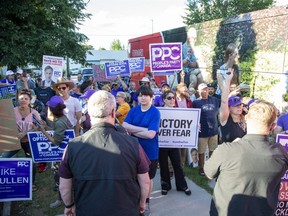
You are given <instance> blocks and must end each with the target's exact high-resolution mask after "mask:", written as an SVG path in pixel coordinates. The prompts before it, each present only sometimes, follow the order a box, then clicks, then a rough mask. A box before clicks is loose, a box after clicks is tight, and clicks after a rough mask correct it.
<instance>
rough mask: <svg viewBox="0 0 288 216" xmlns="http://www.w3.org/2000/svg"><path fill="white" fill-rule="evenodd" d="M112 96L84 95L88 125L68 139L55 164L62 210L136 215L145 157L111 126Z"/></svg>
mask: <svg viewBox="0 0 288 216" xmlns="http://www.w3.org/2000/svg"><path fill="white" fill-rule="evenodd" d="M115 111H116V100H115V97H114V96H113V95H112V94H111V93H109V92H107V91H103V90H100V91H97V92H95V93H94V94H93V95H92V96H91V97H90V98H89V103H88V113H89V115H90V117H91V124H92V127H91V129H90V130H89V131H87V132H86V133H84V134H83V135H82V136H79V137H77V138H75V139H73V140H71V141H70V142H69V144H68V146H67V147H66V149H65V152H64V155H63V159H62V162H61V164H60V167H59V175H60V186H59V189H60V192H61V195H62V199H63V202H64V204H65V210H64V215H94V216H103V215H105V216H106V215H107V216H118V215H121V216H139V213H143V212H144V209H145V200H146V197H147V195H148V192H149V182H150V181H149V176H148V171H149V160H148V158H147V156H146V154H145V153H144V151H143V149H142V147H141V146H140V145H139V144H138V142H137V139H135V138H132V137H131V136H129V135H128V134H127V133H125V132H123V131H122V130H118V129H119V128H117V127H115V125H114V124H115V118H116V115H115Z"/></svg>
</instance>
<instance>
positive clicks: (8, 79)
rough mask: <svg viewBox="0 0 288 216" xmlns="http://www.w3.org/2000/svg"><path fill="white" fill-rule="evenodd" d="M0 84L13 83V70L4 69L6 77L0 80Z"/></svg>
mask: <svg viewBox="0 0 288 216" xmlns="http://www.w3.org/2000/svg"><path fill="white" fill-rule="evenodd" d="M1 84H5V85H15V80H14V72H13V71H12V70H8V71H6V78H5V79H2V80H1Z"/></svg>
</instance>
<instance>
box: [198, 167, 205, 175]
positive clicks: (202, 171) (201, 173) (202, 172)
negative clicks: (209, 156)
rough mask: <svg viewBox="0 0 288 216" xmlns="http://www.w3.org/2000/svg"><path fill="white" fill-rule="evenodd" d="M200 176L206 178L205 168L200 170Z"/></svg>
mask: <svg viewBox="0 0 288 216" xmlns="http://www.w3.org/2000/svg"><path fill="white" fill-rule="evenodd" d="M199 175H201V176H205V173H204V170H203V168H200V169H199Z"/></svg>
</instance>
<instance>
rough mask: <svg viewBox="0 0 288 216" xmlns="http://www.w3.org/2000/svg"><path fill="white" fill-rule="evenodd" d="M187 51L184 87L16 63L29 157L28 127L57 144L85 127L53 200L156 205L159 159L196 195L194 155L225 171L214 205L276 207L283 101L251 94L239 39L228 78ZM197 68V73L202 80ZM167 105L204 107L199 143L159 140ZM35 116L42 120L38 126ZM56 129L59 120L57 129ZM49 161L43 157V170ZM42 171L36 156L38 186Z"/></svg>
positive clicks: (282, 157)
mask: <svg viewBox="0 0 288 216" xmlns="http://www.w3.org/2000/svg"><path fill="white" fill-rule="evenodd" d="M194 33H195V32H193V31H191V32H189V35H190V39H189V40H187V44H186V46H187V47H186V49H188V48H189V47H190V46H192V45H193V43H194V42H195V39H193V37H195V34H194ZM189 44H190V45H189ZM187 53H188V54H189V55H188V56H186V57H185V59H186V60H185V61H183V66H184V70H183V71H182V72H179V73H178V75H177V76H178V81H179V83H178V85H177V86H176V89H172V88H171V87H170V85H169V83H167V82H166V81H165V80H163V81H161V83H160V84H159V85H158V83H157V82H156V80H155V79H154V77H153V74H152V73H151V72H148V73H146V75H145V77H143V78H142V79H141V80H139V82H138V83H135V81H133V80H131V81H130V83H129V84H126V83H125V82H124V81H123V80H122V78H121V77H120V76H117V79H116V80H115V81H113V82H111V83H109V84H106V85H104V86H102V88H101V89H98V85H97V84H95V83H93V80H92V81H91V80H83V78H82V75H81V74H78V76H77V80H76V81H74V82H73V81H71V80H68V79H65V78H60V79H58V80H57V81H56V82H53V81H52V80H51V68H49V67H46V68H45V70H44V73H45V77H46V79H45V81H42V80H41V79H40V78H39V79H37V80H36V82H33V81H32V80H31V79H29V74H27V73H25V72H23V71H22V70H18V71H17V72H16V77H17V80H16V81H15V80H14V77H15V74H14V72H13V71H11V70H8V71H7V72H6V78H5V79H3V80H2V81H1V83H2V84H1V85H11V84H12V85H16V90H17V96H16V97H17V106H16V107H15V108H14V111H15V116H16V123H17V126H18V131H19V133H18V138H19V140H20V142H21V146H22V148H23V150H24V152H25V155H26V156H27V157H31V149H30V147H29V142H28V138H27V132H29V131H41V132H42V133H43V134H44V135H45V136H46V137H47V139H48V140H49V141H50V142H51V143H53V144H54V145H59V143H61V141H62V140H63V137H64V132H65V130H67V129H74V132H75V136H76V138H75V139H73V140H71V141H70V142H69V145H68V146H67V148H66V149H65V152H64V155H63V159H62V162H61V164H60V165H59V164H56V165H57V167H56V168H55V170H56V171H55V185H56V186H57V187H56V189H57V190H58V198H57V200H56V201H55V202H53V203H51V205H50V207H51V208H55V207H58V206H61V205H62V204H64V206H65V215H75V214H77V215H90V214H91V212H95V209H97V212H96V213H95V215H139V214H142V215H145V216H146V215H151V210H150V194H151V190H152V188H153V178H155V175H156V171H157V168H158V167H159V168H160V178H161V193H162V195H164V196H165V195H167V194H168V192H169V190H171V189H172V185H171V173H172V175H175V183H176V190H177V191H180V192H184V194H186V195H187V196H189V195H191V194H192V191H191V190H190V189H189V188H188V186H187V182H186V180H185V173H184V171H183V167H184V166H185V165H187V166H189V167H198V168H197V169H198V170H199V175H201V176H203V178H205V176H206V177H207V178H211V179H212V178H217V183H216V186H215V190H214V195H213V199H212V202H211V207H210V215H271V214H273V211H274V210H275V208H276V204H277V202H276V200H277V194H278V191H279V185H280V178H281V176H282V175H283V174H284V172H285V171H286V170H287V168H288V156H287V153H286V152H285V150H284V149H283V148H282V147H281V146H280V145H278V144H275V143H273V142H271V139H270V140H268V136H269V135H271V134H272V133H281V132H284V133H286V132H287V131H288V124H287V122H288V121H287V116H288V114H283V115H281V116H280V117H279V115H278V112H277V109H276V107H275V106H274V105H273V104H271V103H269V102H267V101H264V100H261V99H252V98H250V99H249V98H248V99H247V98H245V101H247V103H245V102H244V98H243V97H242V95H241V93H242V92H241V89H239V88H237V85H239V78H240V73H239V68H238V67H237V59H238V50H237V48H236V47H235V46H233V44H230V45H229V46H228V48H227V51H226V63H225V64H224V65H223V66H222V67H221V68H220V70H219V71H218V72H217V77H218V79H219V82H218V86H217V85H215V84H214V83H205V82H204V81H203V78H202V76H201V72H200V70H199V69H197V70H194V69H195V68H194V67H197V64H196V63H195V64H194V63H193V62H194V61H195V56H194V55H193V50H192V51H191V52H190V51H188V50H187ZM193 68H194V69H193ZM52 70H53V69H52ZM191 72H193V73H194V75H195V77H196V78H197V79H196V80H194V81H193V84H192V85H191V83H190V82H191V81H192V80H191V79H190V73H191ZM137 85H138V86H139V87H138V88H137V87H136V86H137ZM157 107H168V108H175V109H177V108H178V107H179V108H187V109H192V108H198V109H200V110H201V115H200V122H199V128H200V129H199V134H198V136H199V138H198V150H197V149H186V148H159V146H158V132H159V127H160V118H161V117H160V111H159V110H158V109H157ZM277 117H279V118H278V120H277ZM33 118H36V119H37V120H39V122H41V123H42V125H41V126H39V125H38V126H35V125H34V124H33ZM277 125H278V126H277ZM48 129H53V130H54V136H53V137H52V136H50V135H49V134H48V133H47V132H46V130H48ZM274 129H275V130H274ZM139 144H140V145H139ZM205 153H207V155H208V157H209V159H208V160H207V161H205V158H206V157H205ZM190 156H191V160H190V161H189V160H187V158H190ZM251 164H255V167H253V166H251ZM256 164H257V165H256ZM46 168H47V164H45V163H42V164H40V165H38V172H43V171H45V169H46ZM36 171H37V170H36V165H35V164H34V165H33V188H32V189H33V191H37V185H36V183H35V182H36V181H35V177H36ZM255 173H257V175H255ZM58 186H59V187H58ZM100 200H101V201H100ZM112 203H113V204H112ZM112 206H113V207H112ZM242 206H245V208H242V209H241V211H240V207H242ZM253 208H254V209H253ZM247 212H253V214H247Z"/></svg>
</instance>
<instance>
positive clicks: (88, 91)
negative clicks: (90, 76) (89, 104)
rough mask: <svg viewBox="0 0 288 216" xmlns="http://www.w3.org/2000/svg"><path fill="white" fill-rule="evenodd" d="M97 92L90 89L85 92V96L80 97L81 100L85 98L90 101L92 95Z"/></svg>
mask: <svg viewBox="0 0 288 216" xmlns="http://www.w3.org/2000/svg"><path fill="white" fill-rule="evenodd" d="M95 92H96V91H95V90H94V89H89V90H87V91H86V92H85V94H84V95H82V96H80V98H84V99H86V98H87V99H89V98H90V97H91V95H92V94H94V93H95Z"/></svg>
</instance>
